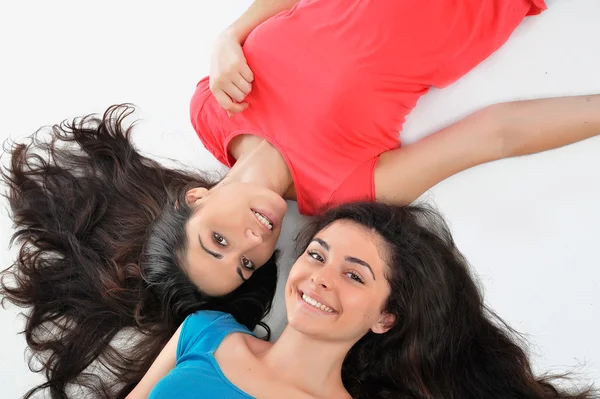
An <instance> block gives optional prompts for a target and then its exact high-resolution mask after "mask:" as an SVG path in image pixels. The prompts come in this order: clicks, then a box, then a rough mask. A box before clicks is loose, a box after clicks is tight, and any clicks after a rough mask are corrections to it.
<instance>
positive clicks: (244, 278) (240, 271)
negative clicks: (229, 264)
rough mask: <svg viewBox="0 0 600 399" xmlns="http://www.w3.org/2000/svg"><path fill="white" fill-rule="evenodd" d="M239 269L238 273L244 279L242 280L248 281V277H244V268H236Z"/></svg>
mask: <svg viewBox="0 0 600 399" xmlns="http://www.w3.org/2000/svg"><path fill="white" fill-rule="evenodd" d="M235 270H236V271H237V274H238V275H239V276H240V278H241V279H242V281H243V282H244V283H245V282H246V281H248V279H247V278H246V277H244V273H242V269H240V268H239V267H238V268H237V269H235Z"/></svg>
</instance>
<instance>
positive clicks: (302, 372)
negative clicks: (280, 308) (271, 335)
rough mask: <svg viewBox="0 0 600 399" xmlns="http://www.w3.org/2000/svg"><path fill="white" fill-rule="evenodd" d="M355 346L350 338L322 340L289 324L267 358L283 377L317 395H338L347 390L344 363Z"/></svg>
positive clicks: (266, 362) (274, 370) (265, 360)
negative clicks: (343, 370) (345, 340)
mask: <svg viewBox="0 0 600 399" xmlns="http://www.w3.org/2000/svg"><path fill="white" fill-rule="evenodd" d="M351 347H352V345H351V344H349V343H348V342H332V341H322V340H318V339H315V338H313V337H310V336H307V335H306V334H302V333H300V332H298V331H296V330H294V329H293V328H291V327H289V326H288V327H286V328H285V330H284V331H283V333H282V335H281V337H280V338H279V339H278V340H277V342H276V343H275V344H273V345H272V346H271V347H270V348H269V350H268V351H266V352H265V354H264V356H263V361H264V363H265V365H266V366H267V367H268V368H269V369H270V370H272V371H273V373H274V374H275V375H276V376H277V379H279V380H280V381H284V382H286V383H288V384H290V385H292V386H295V387H297V388H298V389H300V390H302V391H304V392H306V393H308V394H310V395H312V396H314V397H326V398H336V397H339V395H340V393H341V392H346V390H345V388H344V386H343V384H342V363H343V362H344V358H345V357H346V354H347V353H348V351H349V350H350V348H351ZM336 395H337V396H336ZM344 396H345V397H346V396H347V393H346V394H345V395H344Z"/></svg>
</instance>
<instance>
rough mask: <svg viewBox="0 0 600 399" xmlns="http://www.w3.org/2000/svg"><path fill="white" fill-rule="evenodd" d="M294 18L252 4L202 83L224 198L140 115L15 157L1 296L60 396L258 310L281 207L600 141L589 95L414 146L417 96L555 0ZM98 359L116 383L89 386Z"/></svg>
mask: <svg viewBox="0 0 600 399" xmlns="http://www.w3.org/2000/svg"><path fill="white" fill-rule="evenodd" d="M275 4H277V5H275ZM286 4H287V6H286V7H288V8H289V7H291V6H292V2H266V1H257V2H256V3H255V5H254V6H253V7H251V8H250V9H249V10H248V12H247V13H246V14H245V15H244V16H243V17H242V18H240V20H239V21H238V22H236V23H235V24H234V25H233V26H232V28H231V29H230V30H228V33H227V34H224V36H223V37H222V39H221V41H220V44H219V45H218V46H217V49H216V53H215V67H214V68H213V71H214V72H213V75H212V78H211V79H210V83H211V86H212V91H211V90H210V89H211V88H209V80H208V79H205V80H203V81H202V82H201V84H200V85H199V86H198V89H197V91H196V94H195V95H194V97H193V99H192V122H193V125H194V127H195V128H196V130H197V131H198V133H199V135H200V137H201V139H202V140H203V142H204V143H205V145H206V146H207V147H208V148H209V149H210V150H211V151H213V153H214V154H215V155H216V156H217V157H218V158H219V159H221V160H222V161H223V162H225V163H226V164H228V165H231V166H232V169H231V170H230V171H229V173H228V174H227V176H226V177H225V178H224V179H223V180H222V181H220V182H218V181H216V180H212V179H208V178H206V177H205V176H203V175H198V174H192V173H188V172H183V171H175V170H170V169H168V168H165V167H163V166H161V165H159V164H157V163H155V162H152V161H150V160H149V159H147V158H144V157H142V156H141V155H140V154H139V153H138V152H136V151H135V149H134V147H133V146H132V144H131V142H130V140H129V131H128V129H127V128H126V126H125V125H123V124H122V122H123V119H124V118H125V116H127V115H128V114H129V113H130V112H131V109H130V108H127V107H126V106H121V107H118V106H117V107H113V108H111V109H109V110H108V111H107V113H106V114H105V115H104V117H103V118H95V117H90V118H86V119H84V120H83V121H74V122H70V123H66V124H63V125H61V126H55V127H53V129H52V130H51V131H50V132H49V134H48V136H47V137H43V133H40V134H39V135H38V136H37V137H36V138H35V139H34V140H32V142H31V143H29V145H26V146H17V147H14V148H13V149H11V150H10V152H11V157H12V159H11V164H10V166H9V169H8V170H7V171H6V172H5V180H6V182H7V184H8V187H9V196H10V198H11V208H12V213H13V220H14V221H15V223H16V228H17V232H16V237H17V238H16V239H17V242H18V243H19V244H20V252H19V256H18V258H17V262H16V263H15V264H14V265H13V266H12V267H11V268H10V269H9V270H8V271H7V272H6V276H7V277H11V276H12V277H13V278H14V279H12V281H11V279H8V280H5V283H4V286H3V289H2V292H1V293H2V294H3V295H5V296H6V298H7V299H9V300H11V301H13V302H14V303H17V304H19V305H21V306H25V307H32V308H33V312H32V314H31V317H30V318H29V319H28V322H27V326H26V333H27V339H28V343H29V345H30V347H31V348H32V349H33V351H34V353H36V354H39V355H40V356H41V359H42V361H43V365H44V369H45V370H46V372H47V377H48V383H47V384H44V385H43V387H46V386H47V387H49V388H50V390H51V392H53V395H54V396H55V397H62V396H64V395H65V393H64V392H65V387H66V386H67V384H70V383H75V384H83V385H88V386H89V387H91V388H93V389H97V390H100V391H102V390H103V389H108V388H107V387H116V386H120V385H119V383H126V384H129V383H131V382H132V381H134V380H135V379H136V378H137V379H139V378H141V375H143V372H144V371H145V369H146V368H147V367H148V365H149V364H150V362H151V359H153V358H154V357H155V356H156V353H157V352H158V350H159V348H160V347H161V346H162V345H164V343H165V342H166V341H167V340H168V338H169V337H170V336H171V335H172V334H173V332H174V331H175V329H176V328H177V326H178V325H179V324H180V322H181V321H182V320H183V319H184V318H185V316H187V315H189V314H190V313H191V312H193V311H194V310H196V308H210V309H215V308H219V306H220V307H224V306H234V305H235V303H238V304H239V303H240V302H235V301H232V300H231V297H225V298H226V299H223V298H221V297H222V296H224V295H228V294H231V295H233V297H235V298H242V299H243V300H246V299H252V298H249V297H248V295H252V294H251V293H256V294H259V295H263V294H264V293H260V292H259V291H257V290H260V289H266V290H268V289H269V287H263V285H262V284H263V283H262V281H263V280H262V279H267V280H268V281H274V277H273V273H274V270H273V267H274V266H273V265H274V256H273V253H274V248H275V244H276V242H277V238H278V237H279V232H280V229H281V223H282V220H283V217H284V214H285V212H286V203H285V201H284V198H289V199H296V200H298V204H299V207H300V210H301V211H302V212H303V213H307V214H312V213H314V212H316V211H317V210H319V209H321V208H327V207H329V206H332V205H335V204H338V203H340V202H346V201H353V200H357V199H368V200H373V201H380V202H388V203H392V204H397V203H406V202H410V201H412V200H413V199H414V198H416V197H417V196H418V195H420V194H421V193H422V192H423V191H424V190H426V189H428V188H429V187H431V186H432V185H434V184H435V183H437V182H438V181H440V180H442V179H444V178H445V177H447V176H450V175H452V174H454V173H457V172H459V171H461V170H463V169H466V168H468V167H471V166H473V165H477V164H480V163H483V162H487V161H491V160H494V159H499V158H503V157H508V156H516V155H522V154H529V153H533V152H538V151H543V150H546V149H550V148H556V147H560V146H562V145H565V144H568V143H572V142H576V141H579V140H583V139H585V138H587V137H591V136H593V135H595V134H597V133H599V132H600V112H599V110H600V96H582V97H572V98H557V99H547V100H535V101H526V102H518V103H510V104H500V105H495V106H491V107H488V108H486V109H484V110H481V111H479V112H477V113H475V114H474V115H471V116H469V117H468V118H466V119H465V120H463V121H461V122H459V123H457V124H455V125H453V126H450V127H448V128H446V129H444V130H443V131H442V132H440V133H438V134H435V135H433V136H431V137H429V138H427V139H425V140H423V141H421V142H419V143H416V144H414V145H410V146H407V147H399V141H398V140H397V129H398V128H399V127H400V125H401V123H402V120H403V118H404V116H405V115H406V113H407V112H408V111H409V110H410V109H411V108H412V107H413V106H414V105H415V103H416V101H417V99H418V97H419V96H420V95H422V94H423V93H425V92H426V91H427V90H428V88H429V87H430V86H431V85H437V86H443V85H445V84H448V83H449V82H451V81H453V80H455V79H457V78H458V77H459V76H460V75H462V74H464V73H466V72H467V71H468V70H469V69H471V68H472V67H473V66H475V65H476V64H477V63H478V62H479V61H481V60H482V59H484V58H485V57H486V56H487V55H489V54H490V53H491V52H493V51H494V50H495V49H496V48H498V47H499V46H500V45H501V44H502V43H503V42H504V41H505V40H506V39H507V38H508V36H509V35H510V32H512V30H513V29H514V28H515V27H516V26H517V25H518V24H519V22H520V21H521V20H522V19H523V18H524V17H525V15H527V14H528V13H529V14H532V13H536V12H539V11H540V10H541V9H542V8H543V6H544V5H543V2H542V1H539V0H537V1H534V0H486V1H479V0H478V1H475V0H468V1H467V0H465V1H460V2H455V1H429V2H419V3H418V4H417V3H415V2H406V1H403V2H399V1H350V2H348V1H341V0H335V1H333V0H332V1H330V0H327V1H325V0H313V1H306V0H304V1H300V2H298V3H297V4H296V5H295V6H294V7H292V8H290V9H289V10H287V11H283V12H281V13H279V14H277V15H274V14H276V11H280V8H278V7H283V5H286ZM271 16H272V18H269V17H271ZM262 21H265V22H264V23H262V24H260V25H259V23H260V22H262ZM258 25H259V26H258ZM256 26H258V27H256ZM255 27H256V29H254V28H255ZM446 27H448V28H447V31H445V30H444V29H446ZM234 34H236V35H239V36H237V38H238V39H240V40H242V39H244V38H246V39H245V41H244V42H243V45H244V47H243V49H242V47H241V46H240V44H239V43H240V42H239V41H238V42H233V41H231V40H228V39H227V38H232V37H233V35H234ZM236 51H237V52H236ZM242 51H243V52H242ZM227 54H237V55H238V56H242V55H243V56H245V57H246V58H247V60H248V66H249V68H248V70H250V71H251V72H252V73H254V76H255V78H256V79H255V80H254V81H252V84H251V86H248V85H246V84H244V82H242V81H241V80H239V77H237V78H236V76H231V75H229V74H227V73H226V72H222V68H221V66H222V65H221V63H222V62H224V60H227V58H228V57H227ZM233 58H234V59H235V57H233ZM233 65H234V66H235V65H236V64H235V62H234V63H233ZM250 68H251V69H250ZM225 69H227V68H225ZM234 69H235V68H234ZM248 70H245V69H244V71H245V72H244V71H241V72H240V73H241V74H242V75H244V74H246V73H247V72H248ZM240 76H241V75H240ZM227 77H230V78H231V79H233V80H235V79H237V80H236V81H235V82H233V81H228V79H226V78H227ZM246 77H247V78H248V79H250V80H252V79H251V77H248V76H246ZM228 82H229V83H232V82H233V85H234V86H235V87H236V88H238V89H239V90H242V91H243V92H244V95H245V94H246V92H247V93H248V94H247V97H244V98H241V99H240V97H239V96H236V95H235V90H234V89H233V87H232V86H231V85H230V84H229V83H228ZM246 83H248V81H246ZM240 86H241V87H240ZM220 88H222V90H221V89H220ZM220 90H221V91H220ZM232 90H233V91H232ZM213 92H214V95H213ZM226 93H229V95H230V96H232V98H234V99H235V100H236V101H245V102H246V103H247V104H248V106H247V108H246V109H245V110H243V112H237V113H236V111H237V110H238V109H236V107H235V104H233V103H232V104H230V105H229V108H228V109H229V110H230V114H231V115H232V116H233V118H230V117H229V115H227V111H226V110H225V109H224V108H222V106H221V105H222V104H225V102H226V100H227V99H226V98H225V97H223V96H224V95H225V94H226ZM238 94H239V93H238ZM225 106H226V107H227V106H228V105H227V104H225ZM244 107H245V106H244ZM234 161H235V164H234ZM263 268H265V269H266V271H263V270H262V269H263ZM168 276H172V277H169V278H167V277H168ZM245 281H246V282H247V284H242V283H243V282H245ZM269 284H270V283H269ZM267 285H268V284H267ZM238 287H240V288H238ZM236 289H239V290H241V291H236ZM232 292H233V293H232ZM261 297H262V296H261ZM252 303H254V304H256V305H258V304H260V303H262V302H261V301H255V302H252ZM217 305H218V306H217ZM266 308H267V307H266V306H262V305H260V306H257V307H256V308H255V312H254V313H253V312H249V313H248V314H250V315H252V317H251V318H249V319H248V321H247V323H246V324H248V326H251V325H253V324H255V323H256V322H257V321H258V320H260V316H262V315H263V314H264V311H265V309H266ZM235 309H236V310H235V311H236V312H238V311H239V312H245V311H244V310H243V306H241V305H240V306H238V305H235ZM99 326H101V327H99ZM126 328H129V329H137V330H141V331H142V332H143V333H144V335H143V336H142V339H141V340H137V341H132V347H131V348H128V349H127V351H124V352H119V351H117V350H116V349H115V348H113V347H112V346H111V344H110V342H111V340H112V339H113V338H114V337H115V336H116V335H117V333H118V332H119V331H121V330H123V329H126ZM81 336H85V337H86V338H87V339H86V340H81V339H80V337H81ZM120 357H123V358H120ZM95 361H99V362H101V363H102V364H103V365H106V366H107V367H108V368H109V369H110V370H111V374H109V375H110V376H111V378H107V379H106V380H99V379H96V378H87V379H86V378H85V377H86V376H87V377H91V376H90V375H89V374H86V373H84V370H86V368H87V367H88V366H89V365H90V364H92V363H94V362H95ZM123 365H126V367H124V366H123ZM113 376H114V379H115V381H116V382H113V381H112V380H111V379H112V378H113ZM61 395H62V396H61Z"/></svg>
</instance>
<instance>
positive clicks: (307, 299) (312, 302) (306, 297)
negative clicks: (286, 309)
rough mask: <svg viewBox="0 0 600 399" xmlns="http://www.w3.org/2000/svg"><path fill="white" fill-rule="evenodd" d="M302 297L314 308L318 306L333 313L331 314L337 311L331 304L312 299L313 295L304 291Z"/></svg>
mask: <svg viewBox="0 0 600 399" xmlns="http://www.w3.org/2000/svg"><path fill="white" fill-rule="evenodd" d="M300 297H301V298H302V300H303V301H304V302H306V303H307V304H309V305H310V306H312V307H314V308H317V309H319V310H322V311H324V312H327V313H331V314H334V313H336V311H335V310H333V309H331V308H330V307H329V306H327V305H323V304H322V303H320V302H318V301H316V300H314V299H312V298H311V297H309V296H308V295H306V294H304V293H301V296H300Z"/></svg>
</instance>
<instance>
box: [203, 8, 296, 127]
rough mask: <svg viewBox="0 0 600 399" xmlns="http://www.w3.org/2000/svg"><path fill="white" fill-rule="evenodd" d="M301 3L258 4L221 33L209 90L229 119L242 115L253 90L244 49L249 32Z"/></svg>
mask: <svg viewBox="0 0 600 399" xmlns="http://www.w3.org/2000/svg"><path fill="white" fill-rule="evenodd" d="M297 2H298V0H256V1H255V2H254V3H252V5H250V7H248V9H247V10H246V12H244V14H242V16H240V17H239V18H238V19H237V20H236V21H235V22H234V23H233V24H231V26H229V28H227V29H225V31H224V32H223V33H221V34H220V35H219V36H218V37H217V40H216V42H215V45H214V47H213V54H212V57H211V67H210V90H211V92H212V93H213V95H214V96H215V98H216V99H217V102H218V103H219V105H220V106H221V107H223V109H225V110H226V111H227V113H228V114H229V116H233V114H234V113H237V112H242V111H243V110H245V109H246V107H247V106H248V103H246V102H244V100H245V98H246V96H247V95H248V94H249V93H250V91H251V90H252V82H253V81H254V73H253V72H252V70H251V69H250V67H249V66H248V63H247V62H246V57H245V56H244V51H243V50H242V45H243V44H244V42H245V41H246V38H248V35H249V34H250V32H252V31H253V30H254V28H256V27H257V26H258V25H260V24H262V23H263V22H264V21H266V20H267V19H269V18H271V17H272V16H274V15H275V14H277V13H279V12H281V11H284V10H288V9H290V8H292V6H293V5H294V4H296V3H297Z"/></svg>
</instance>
